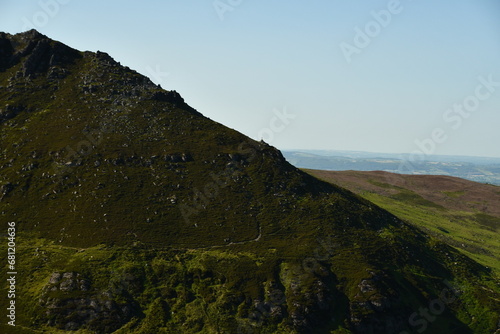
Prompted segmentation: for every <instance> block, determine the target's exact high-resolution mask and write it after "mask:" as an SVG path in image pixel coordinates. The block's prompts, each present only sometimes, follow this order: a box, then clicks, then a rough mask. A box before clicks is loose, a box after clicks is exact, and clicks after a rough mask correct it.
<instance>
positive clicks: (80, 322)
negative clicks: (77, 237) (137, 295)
mask: <svg viewBox="0 0 500 334" xmlns="http://www.w3.org/2000/svg"><path fill="white" fill-rule="evenodd" d="M133 279H135V278H133ZM39 304H40V306H42V307H43V309H44V310H45V315H44V318H45V319H46V324H47V325H49V326H53V327H56V328H59V329H63V330H67V331H75V330H79V329H82V328H85V329H89V330H92V331H96V332H98V333H111V332H113V331H115V330H116V329H118V328H120V327H121V326H123V325H124V324H125V323H127V322H128V321H129V320H130V319H131V318H132V317H133V316H136V315H138V314H139V313H140V310H139V306H138V303H137V302H136V301H134V300H133V299H132V298H131V297H130V295H129V294H128V293H127V291H126V290H123V289H122V290H121V291H117V289H112V288H110V289H108V290H106V291H101V292H100V291H93V289H92V286H91V283H90V280H89V279H88V278H86V277H84V276H83V275H82V274H80V273H76V272H64V273H60V272H54V273H52V275H51V277H50V279H49V282H48V283H47V285H46V286H45V287H44V288H43V294H42V296H41V297H40V299H39Z"/></svg>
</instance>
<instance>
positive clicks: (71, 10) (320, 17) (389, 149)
mask: <svg viewBox="0 0 500 334" xmlns="http://www.w3.org/2000/svg"><path fill="white" fill-rule="evenodd" d="M31 28H35V29H37V30H38V31H40V32H41V33H43V34H45V35H47V36H49V37H50V38H52V39H55V40H58V41H61V42H63V43H65V44H67V45H69V46H71V47H73V48H76V49H78V50H89V51H97V50H100V51H103V52H106V53H108V54H110V55H111V56H112V57H113V58H114V59H115V60H117V61H119V62H120V63H121V64H122V65H125V66H128V67H130V68H132V69H134V70H136V71H138V72H140V73H142V74H144V75H146V76H148V77H150V78H151V79H152V80H153V81H154V82H155V83H158V84H160V85H161V86H162V87H163V88H165V89H168V90H176V91H178V92H179V93H180V94H181V95H182V96H183V97H184V99H185V101H186V102H187V103H188V104H189V105H191V106H192V107H194V108H195V109H197V110H198V111H199V112H201V113H202V114H204V115H205V116H207V117H209V118H211V119H212V120H215V121H217V122H219V123H222V124H224V125H226V126H228V127H231V128H233V129H236V130H238V131H240V132H242V133H244V134H246V135H247V136H250V137H251V138H253V139H257V140H261V139H263V140H265V141H266V142H268V143H270V144H271V145H273V146H276V147H277V148H279V149H283V150H290V149H321V150H356V151H368V152H384V153H402V154H405V155H407V156H408V157H413V158H415V159H416V157H417V158H419V159H423V158H424V157H427V156H429V155H433V154H439V155H470V156H489V157H500V145H499V144H500V131H499V125H500V2H499V1H498V0H442V1H439V2H437V1H431V0H400V1H398V0H390V1H378V0H371V1H361V0H350V1H340V0H314V1H307V2H306V1H298V0H286V1H285V0H265V1H264V0H252V1H250V0H198V1H193V0H191V1H189V0H184V1H181V0H149V1H126V0H120V1H118V0H107V1H97V0H86V1H76V0H39V1H28V0H26V1H19V0H0V31H4V32H8V33H11V34H14V33H18V32H22V31H25V30H29V29H31Z"/></svg>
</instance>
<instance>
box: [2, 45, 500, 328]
mask: <svg viewBox="0 0 500 334" xmlns="http://www.w3.org/2000/svg"><path fill="white" fill-rule="evenodd" d="M52 44H54V42H52ZM63 65H64V66H63V67H65V70H67V71H68V72H69V73H68V74H67V75H66V76H65V77H64V78H62V79H52V80H47V74H46V73H41V74H40V75H35V76H33V77H30V78H25V77H23V76H22V75H15V73H16V72H18V73H20V72H22V71H23V62H22V61H21V62H20V63H19V64H17V65H15V66H13V67H12V68H9V69H8V70H7V71H5V72H1V75H0V86H2V90H0V93H1V96H0V98H1V100H2V102H3V103H5V104H10V105H14V106H24V107H26V108H24V110H23V111H22V112H21V113H19V114H18V115H17V116H15V117H14V118H11V119H8V120H6V121H4V122H3V123H2V124H1V127H0V130H1V131H0V137H1V143H2V146H1V151H0V167H1V170H2V174H1V175H0V186H5V185H7V184H9V183H10V184H11V187H12V189H11V190H9V192H8V193H7V194H6V195H5V196H4V198H3V199H2V201H1V202H0V209H1V210H0V212H1V214H2V223H3V222H6V221H9V220H15V221H16V222H17V223H18V232H19V234H18V239H17V241H18V253H17V257H18V272H19V276H18V279H19V282H18V289H19V291H18V296H19V297H18V301H19V308H18V324H19V325H20V327H18V330H20V331H23V329H22V326H25V327H31V329H29V330H26V331H27V332H31V333H33V332H36V330H35V328H40V327H41V328H45V329H47V331H49V332H54V331H55V330H56V328H57V329H61V328H64V326H66V325H68V324H70V325H71V322H72V321H73V320H75V319H76V320H78V319H80V320H81V319H82V317H83V318H85V319H88V318H89V317H88V316H85V314H86V312H93V311H95V310H101V311H99V312H98V313H100V314H102V313H103V312H105V311H106V308H107V307H108V306H107V305H108V303H110V305H111V306H113V305H115V306H116V307H114V308H113V307H111V308H108V310H112V312H111V313H112V314H111V315H114V316H115V317H110V320H109V323H106V322H105V321H104V320H103V319H102V318H101V319H100V320H99V323H95V324H90V325H92V326H91V327H93V328H94V329H96V328H97V329H98V331H100V332H104V331H105V332H109V331H112V330H114V329H116V328H118V327H120V326H124V327H123V328H122V329H121V332H122V333H129V332H130V333H160V332H170V333H221V332H222V333H226V332H227V333H234V332H235V330H236V329H237V327H238V325H241V324H247V323H253V324H254V325H255V326H254V325H252V326H251V327H250V328H252V330H255V331H257V332H259V331H260V332H262V333H294V332H300V333H305V332H307V328H308V327H306V326H302V325H301V324H300V321H301V318H306V320H307V321H308V324H309V327H311V326H312V327H313V328H315V330H316V331H317V332H322V333H328V332H333V333H335V330H341V329H342V328H343V327H350V328H354V324H356V325H357V326H358V327H359V328H361V329H358V332H363V329H362V328H369V327H367V326H372V325H373V324H375V323H377V321H380V322H381V323H382V324H387V323H389V322H390V321H401V322H404V321H406V319H408V316H409V315H410V314H412V312H414V310H418V309H419V307H421V306H422V305H424V306H425V305H428V303H429V299H432V298H435V297H436V296H438V295H439V293H440V291H441V290H442V289H443V280H444V279H448V280H450V281H453V282H454V283H455V284H457V285H462V286H467V285H468V287H467V288H464V293H463V295H462V297H461V298H460V300H459V301H457V302H456V303H453V304H451V305H449V306H448V308H447V310H448V311H449V312H446V313H445V314H443V315H442V316H441V317H439V319H437V320H436V321H435V322H434V323H433V324H432V325H433V326H434V327H433V328H434V329H435V330H436V331H439V330H440V329H441V331H442V332H446V331H449V330H450V328H460V329H461V330H462V332H464V333H468V332H471V331H474V332H476V333H481V332H482V330H483V329H484V328H488V329H491V328H494V327H495V326H496V325H495V324H493V323H492V321H493V320H492V319H495V320H496V314H498V306H495V300H494V299H493V298H497V297H496V296H497V294H496V292H491V293H490V292H489V291H486V290H485V289H495V286H494V282H492V281H491V279H490V277H489V276H488V271H487V270H485V269H484V268H482V267H481V266H479V265H477V264H476V263H474V262H472V261H470V260H469V259H467V258H465V257H463V256H462V255H461V254H459V253H458V252H455V251H454V250H453V249H450V248H447V247H446V246H445V245H444V244H442V243H440V242H437V241H436V240H434V239H432V238H429V237H428V236H427V235H425V234H423V233H421V232H420V231H418V230H416V229H414V228H412V227H411V226H408V225H407V224H404V223H402V222H401V221H399V220H398V219H396V218H395V217H394V216H392V215H390V214H388V213H387V212H385V211H383V210H380V209H379V208H377V207H375V206H374V205H373V204H372V203H370V202H368V201H366V200H363V199H362V198H360V197H358V196H356V195H354V194H352V193H350V192H348V191H346V190H343V189H341V188H339V187H336V186H330V185H328V184H326V183H324V182H319V181H317V180H316V179H314V178H312V177H310V176H308V175H307V174H305V173H302V172H300V171H298V170H296V169H295V168H293V167H292V166H290V165H289V164H287V163H286V162H285V161H284V160H283V159H282V157H281V155H280V153H279V152H278V151H277V150H275V149H273V148H272V147H269V146H268V145H265V144H262V143H256V142H254V141H251V140H250V139H248V138H246V137H244V136H243V135H241V134H239V133H236V132H235V131H233V130H230V129H227V128H225V127H223V126H222V125H220V124H217V123H214V122H212V121H210V120H208V119H206V118H204V117H203V116H201V115H200V114H198V113H196V112H195V111H193V110H192V109H190V108H189V107H188V106H187V105H185V104H183V103H181V102H179V101H178V100H177V101H174V102H172V101H170V100H169V99H170V98H168V99H167V101H162V99H161V98H160V99H158V98H155V96H157V97H158V94H160V97H161V95H162V94H167V93H165V92H164V91H162V90H161V89H159V88H157V87H156V86H154V87H152V86H151V85H150V84H148V83H147V80H145V79H144V78H142V77H141V76H139V75H138V74H137V73H135V72H133V71H130V70H127V69H124V68H122V67H120V66H119V65H118V64H116V63H114V62H113V61H111V60H109V59H108V58H107V57H106V56H105V55H102V54H101V55H96V54H89V53H87V54H79V56H75V58H74V61H73V62H69V63H65V64H63ZM56 69H57V66H56ZM4 87H10V88H8V89H7V88H5V89H4ZM168 94H170V95H168ZM168 94H167V95H168V96H170V97H172V96H173V95H172V93H168ZM168 96H167V97H168ZM104 128H106V130H104ZM89 131H90V132H89ZM92 131H94V132H92ZM95 131H96V132H95ZM89 133H92V134H93V136H94V139H95V138H96V137H95V136H98V140H95V143H94V144H93V145H92V148H88V147H87V148H85V149H84V148H83V147H79V146H81V145H80V144H81V143H82V141H85V140H89V139H88V136H87V135H88V134H89ZM241 144H244V147H243V149H241ZM68 147H69V148H71V149H73V150H76V151H80V150H81V149H84V150H83V153H79V154H77V155H76V156H75V155H68V150H69V149H68ZM183 155H185V156H190V157H191V158H189V159H185V160H186V161H179V159H178V157H182V156H183ZM172 156H175V157H177V158H175V159H173V160H172ZM68 163H69V164H68ZM231 166H232V167H231ZM228 168H229V169H228ZM228 170H229V172H228ZM212 172H215V173H222V176H221V178H222V179H223V180H224V181H222V182H223V185H221V186H220V189H219V190H218V192H217V193H216V194H215V193H212V195H211V196H208V195H205V196H206V197H209V198H205V199H203V198H198V199H194V198H193V197H196V192H195V189H198V190H200V191H203V192H205V188H206V186H207V185H208V184H210V183H213V182H214V180H213V177H212V175H210V174H211V173H212ZM4 189H6V188H4ZM205 194H207V193H206V192H205ZM181 204H188V205H190V206H191V207H195V211H196V213H195V214H193V215H191V216H190V221H189V222H186V221H184V220H183V218H182V216H181V211H180V210H179V208H180V205H181ZM0 252H1V254H0V261H1V262H2V263H5V261H6V259H5V255H6V249H5V243H2V244H1V245H0ZM57 272H58V273H68V274H71V273H75V274H80V275H81V277H80V278H81V279H83V280H86V281H88V285H89V287H88V289H87V290H82V289H76V288H73V289H72V290H70V291H63V290H61V289H55V290H52V289H53V288H55V286H53V284H52V283H50V282H49V280H50V279H51V277H52V275H53V274H54V273H57ZM363 281H366V282H369V283H367V284H369V285H370V286H369V288H367V291H361V289H360V284H361V282H363ZM65 282H66V281H65ZM370 282H371V283H370ZM61 284H62V283H61ZM3 292H5V291H3ZM3 292H2V293H3ZM274 294H278V295H279V294H282V295H285V296H286V298H285V299H282V298H277V299H278V300H276V298H275V300H274V302H272V304H274V306H278V309H279V310H280V312H282V316H279V315H274V316H272V315H271V312H270V310H266V309H265V308H264V309H263V308H262V307H263V306H262V304H260V302H269V301H272V296H273V295H274ZM257 301H260V302H257ZM4 303H5V299H1V300H0V307H1V308H2V309H4V306H5V305H4ZM86 303H88V304H86ZM127 305H128V306H130V307H132V308H133V310H132V312H130V314H129V315H130V318H128V317H127V316H124V317H123V318H121V319H118V318H117V317H116V316H117V314H118V315H119V314H120V313H125V311H123V310H122V309H121V308H122V307H125V306H127ZM374 305H382V306H374ZM267 306H269V305H267ZM267 306H266V307H267ZM259 312H260V313H259ZM495 312H496V313H495ZM82 314H83V315H82ZM255 314H257V315H258V314H260V316H257V318H258V319H254V318H255ZM252 319H253V320H252ZM297 319H298V320H297ZM474 319H476V320H474ZM477 319H479V320H477ZM256 320H259V321H261V322H258V321H257V323H256ZM90 325H89V326H90ZM0 326H5V325H4V324H3V323H2V324H0ZM363 326H365V327H363ZM466 326H468V327H469V328H470V329H467V328H466ZM3 329H5V327H0V331H2V330H3ZM9 330H11V328H9ZM379 332H384V333H385V332H387V331H383V330H379ZM483 332H484V331H483Z"/></svg>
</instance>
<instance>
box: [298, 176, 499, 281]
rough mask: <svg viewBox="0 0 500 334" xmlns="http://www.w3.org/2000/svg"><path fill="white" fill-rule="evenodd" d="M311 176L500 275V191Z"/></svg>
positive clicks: (433, 181)
mask: <svg viewBox="0 0 500 334" xmlns="http://www.w3.org/2000/svg"><path fill="white" fill-rule="evenodd" d="M307 172H308V173H310V174H312V175H314V176H317V177H319V178H320V179H323V180H326V181H328V182H331V183H333V184H337V185H340V186H342V187H345V188H347V189H350V190H351V191H354V192H355V193H358V194H359V195H361V196H363V197H364V198H366V199H368V200H370V201H372V202H373V203H375V204H377V205H379V206H380V207H382V208H384V209H386V210H388V211H389V212H391V213H393V214H394V215H396V216H397V217H399V218H401V219H403V220H405V221H407V222H410V223H412V224H413V225H415V226H418V227H420V228H422V229H424V230H425V231H427V232H428V233H430V234H432V235H433V236H435V237H437V238H438V239H440V240H442V241H444V242H446V243H448V244H449V245H451V246H453V247H455V248H457V249H458V250H460V251H461V252H463V253H464V254H466V255H467V256H470V257H471V258H473V259H475V260H476V261H478V262H479V263H481V264H483V265H485V266H487V267H489V268H492V269H494V270H495V272H496V275H497V276H500V261H499V259H500V238H499V231H500V214H499V213H498V209H499V208H500V187H497V186H492V185H486V184H479V183H474V182H471V181H466V180H461V179H456V178H451V177H439V176H427V177H426V176H418V177H416V178H415V177H414V176H408V175H399V176H396V175H391V174H389V173H382V172H353V171H346V172H327V171H318V170H307ZM426 178H427V180H426ZM474 194H475V195H474Z"/></svg>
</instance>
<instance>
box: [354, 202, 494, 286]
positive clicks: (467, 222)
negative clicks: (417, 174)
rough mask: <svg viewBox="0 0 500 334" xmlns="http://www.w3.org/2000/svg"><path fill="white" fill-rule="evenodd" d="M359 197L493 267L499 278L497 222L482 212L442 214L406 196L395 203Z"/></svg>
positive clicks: (443, 212)
mask: <svg viewBox="0 0 500 334" xmlns="http://www.w3.org/2000/svg"><path fill="white" fill-rule="evenodd" d="M362 196H363V197H365V198H366V199H368V200H370V201H372V202H373V203H375V204H377V205H379V206H380V207H382V208H384V209H386V210H388V211H389V212H391V213H393V214H394V215H396V216H398V217H399V218H401V219H403V220H405V221H408V222H409V223H411V224H413V225H415V226H418V227H421V228H423V229H424V230H426V231H427V232H429V233H431V234H432V235H433V236H434V237H436V238H438V239H440V240H442V241H444V242H446V243H448V244H450V245H452V246H453V247H455V248H457V249H458V250H460V251H461V252H463V253H464V254H466V255H467V256H470V257H471V258H473V259H475V260H476V261H478V262H479V263H481V264H483V265H485V266H487V267H489V268H492V269H493V270H494V271H495V272H496V275H497V276H498V277H500V261H498V259H499V258H500V239H499V238H498V232H497V230H494V229H492V228H491V227H492V226H497V225H496V224H495V223H498V220H497V219H495V217H491V216H488V215H484V214H481V213H478V214H475V215H471V214H470V213H462V212H450V211H443V210H442V209H440V208H439V209H437V210H435V209H433V208H432V206H429V205H427V203H424V204H422V202H421V200H420V199H418V198H417V201H414V198H413V197H406V201H403V200H401V197H398V200H396V201H394V200H393V199H394V197H392V198H390V197H385V196H381V195H379V194H375V193H370V192H365V193H362Z"/></svg>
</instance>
